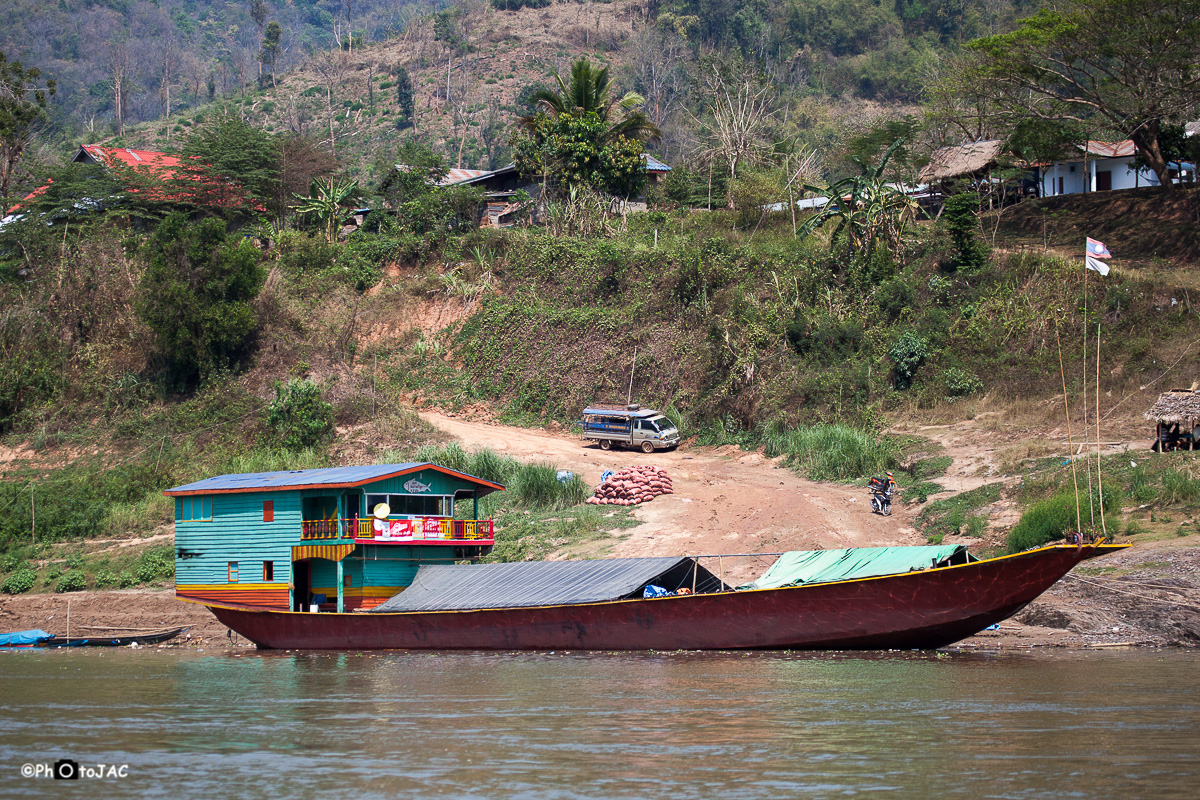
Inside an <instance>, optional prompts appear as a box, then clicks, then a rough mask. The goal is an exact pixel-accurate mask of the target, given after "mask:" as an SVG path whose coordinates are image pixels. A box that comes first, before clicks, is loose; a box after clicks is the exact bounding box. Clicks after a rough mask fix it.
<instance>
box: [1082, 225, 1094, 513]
mask: <svg viewBox="0 0 1200 800" xmlns="http://www.w3.org/2000/svg"><path fill="white" fill-rule="evenodd" d="M1086 253H1087V247H1086V246H1085V247H1084V254H1085V255H1084V257H1083V368H1082V372H1083V387H1082V388H1081V389H1080V391H1079V395H1080V401H1081V404H1082V405H1083V445H1082V446H1083V452H1084V453H1085V456H1084V461H1085V462H1087V470H1088V477H1087V486H1088V524H1089V525H1091V526H1092V527H1093V528H1094V527H1096V509H1095V507H1094V506H1093V505H1092V460H1091V459H1090V458H1088V457H1087V456H1086V453H1087V435H1088V421H1087V406H1088V403H1087V331H1088V315H1087V307H1088V306H1087V302H1088V294H1087V290H1088V266H1087V255H1086Z"/></svg>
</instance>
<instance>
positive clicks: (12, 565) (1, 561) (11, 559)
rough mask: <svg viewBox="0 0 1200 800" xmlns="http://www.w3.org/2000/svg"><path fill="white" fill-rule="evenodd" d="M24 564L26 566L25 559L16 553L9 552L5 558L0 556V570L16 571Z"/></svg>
mask: <svg viewBox="0 0 1200 800" xmlns="http://www.w3.org/2000/svg"><path fill="white" fill-rule="evenodd" d="M23 566H25V559H23V558H21V557H20V556H18V555H17V554H16V553H8V554H7V555H5V556H4V558H0V572H15V571H16V570H17V569H19V568H21V567H23Z"/></svg>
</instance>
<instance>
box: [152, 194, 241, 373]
mask: <svg viewBox="0 0 1200 800" xmlns="http://www.w3.org/2000/svg"><path fill="white" fill-rule="evenodd" d="M148 248H149V250H148V252H149V264H148V266H147V268H146V272H145V274H144V275H143V276H142V280H141V284H140V285H139V287H138V298H137V312H138V316H139V317H140V318H141V320H142V321H143V322H144V323H146V325H147V326H148V327H149V328H150V329H151V330H152V331H154V333H155V336H156V338H157V342H158V346H159V350H160V351H161V353H162V355H163V357H164V358H165V360H166V362H167V367H168V370H169V372H170V373H171V375H172V377H174V378H175V380H177V381H178V382H180V383H181V384H184V385H187V384H191V383H193V382H194V381H196V380H197V379H202V378H204V377H206V376H209V375H212V374H213V373H214V372H217V371H219V370H222V369H228V368H230V367H232V366H234V365H235V364H236V362H237V361H238V359H240V358H241V357H242V355H243V354H244V353H245V351H246V348H247V346H248V345H249V343H250V338H251V336H252V335H253V333H254V329H255V326H256V325H257V318H256V316H255V313H254V308H253V306H252V305H251V302H252V301H253V300H254V298H255V297H257V296H258V292H259V290H260V289H261V288H262V285H263V281H264V280H265V275H264V273H263V270H262V268H261V267H260V266H259V263H258V262H259V256H260V254H259V252H258V250H257V248H255V247H254V246H253V245H252V244H249V243H248V242H246V241H244V240H242V239H241V237H233V236H228V235H227V234H226V229H225V223H224V222H223V221H222V220H220V219H216V218H209V219H205V220H202V221H200V222H199V223H198V224H193V223H191V222H190V221H189V220H188V217H187V215H186V214H182V213H176V214H172V215H171V216H169V217H167V218H166V219H165V220H163V222H162V224H161V225H159V227H158V229H157V230H156V231H155V232H154V235H153V236H152V237H151V238H150V241H149V242H148Z"/></svg>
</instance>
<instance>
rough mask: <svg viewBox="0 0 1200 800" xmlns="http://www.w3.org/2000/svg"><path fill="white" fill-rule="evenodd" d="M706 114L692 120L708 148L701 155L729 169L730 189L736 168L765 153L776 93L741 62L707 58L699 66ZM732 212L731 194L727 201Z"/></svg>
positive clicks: (758, 75)
mask: <svg viewBox="0 0 1200 800" xmlns="http://www.w3.org/2000/svg"><path fill="white" fill-rule="evenodd" d="M700 78H701V81H702V83H703V86H704V105H705V114H704V116H703V117H695V116H692V119H693V120H695V122H696V123H697V125H698V126H699V127H700V129H701V131H702V133H703V135H704V138H705V139H706V140H707V144H706V145H705V146H704V148H703V150H702V155H704V156H706V158H707V159H708V160H710V161H711V160H712V159H716V158H719V159H721V160H723V161H724V162H725V164H726V165H727V166H728V167H729V179H730V187H731V189H732V184H733V181H734V179H736V178H737V175H738V167H739V166H741V165H742V164H743V163H744V162H745V161H747V160H752V159H754V158H755V157H756V156H757V155H758V154H760V153H763V152H765V151H766V150H767V149H768V147H769V145H768V142H767V141H766V128H767V123H768V121H769V120H770V119H771V118H772V117H773V116H774V115H775V109H774V108H773V106H774V98H775V92H774V91H773V90H772V87H771V85H770V84H769V83H768V82H767V81H766V80H765V78H764V76H763V75H761V74H760V73H759V72H757V71H756V70H754V69H753V68H751V67H750V66H749V65H747V64H745V63H744V62H742V61H740V60H737V61H733V62H729V61H724V60H721V59H717V58H713V57H708V58H705V59H704V60H703V61H702V62H701V76H700ZM726 202H727V206H728V207H729V208H733V193H732V191H730V192H729V193H728V196H727V198H726Z"/></svg>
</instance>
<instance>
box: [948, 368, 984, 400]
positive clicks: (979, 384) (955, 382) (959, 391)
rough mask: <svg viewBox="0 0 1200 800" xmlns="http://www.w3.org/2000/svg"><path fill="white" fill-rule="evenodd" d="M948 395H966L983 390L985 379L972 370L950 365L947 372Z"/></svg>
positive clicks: (952, 396)
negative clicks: (968, 370) (982, 379)
mask: <svg viewBox="0 0 1200 800" xmlns="http://www.w3.org/2000/svg"><path fill="white" fill-rule="evenodd" d="M945 380H946V395H947V397H951V398H954V397H966V396H967V395H971V394H975V393H976V392H980V391H982V390H983V381H981V380H979V378H978V377H976V376H975V374H974V373H972V372H967V371H966V370H965V369H959V368H958V367H950V368H949V369H947V370H946V373H945Z"/></svg>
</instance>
